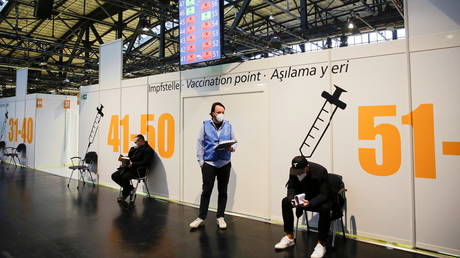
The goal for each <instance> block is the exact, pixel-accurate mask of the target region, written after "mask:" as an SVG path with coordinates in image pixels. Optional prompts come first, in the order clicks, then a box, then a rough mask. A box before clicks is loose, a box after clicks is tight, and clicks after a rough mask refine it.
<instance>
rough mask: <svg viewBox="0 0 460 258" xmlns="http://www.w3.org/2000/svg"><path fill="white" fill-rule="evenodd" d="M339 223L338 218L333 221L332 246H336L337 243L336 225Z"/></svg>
mask: <svg viewBox="0 0 460 258" xmlns="http://www.w3.org/2000/svg"><path fill="white" fill-rule="evenodd" d="M336 225H337V220H333V221H332V247H334V244H335V231H336V230H335V227H336Z"/></svg>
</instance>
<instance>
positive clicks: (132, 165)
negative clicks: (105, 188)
mask: <svg viewBox="0 0 460 258" xmlns="http://www.w3.org/2000/svg"><path fill="white" fill-rule="evenodd" d="M134 143H135V144H136V145H135V146H134V147H131V149H130V150H129V152H128V156H127V157H126V156H123V155H120V156H119V157H118V161H121V166H120V167H119V168H118V169H117V171H116V172H114V173H113V174H112V180H113V181H115V183H117V184H119V185H120V186H121V187H122V196H120V197H118V201H119V202H121V201H124V200H125V199H126V198H127V197H128V196H129V195H130V194H134V193H133V192H132V191H133V190H134V187H133V186H132V185H131V183H130V180H131V179H134V178H138V177H144V176H145V173H146V169H147V168H148V167H150V166H151V164H152V160H153V157H154V154H155V151H154V150H153V149H152V148H151V147H150V146H149V144H148V142H147V141H145V138H144V136H143V135H142V134H139V135H137V136H136V138H135V141H134Z"/></svg>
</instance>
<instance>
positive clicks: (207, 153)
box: [190, 102, 235, 229]
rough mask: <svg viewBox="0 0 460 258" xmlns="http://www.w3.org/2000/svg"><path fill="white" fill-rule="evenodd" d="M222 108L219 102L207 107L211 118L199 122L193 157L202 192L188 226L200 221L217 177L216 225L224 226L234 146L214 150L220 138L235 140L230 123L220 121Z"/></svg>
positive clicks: (202, 218)
mask: <svg viewBox="0 0 460 258" xmlns="http://www.w3.org/2000/svg"><path fill="white" fill-rule="evenodd" d="M224 113H225V107H224V105H223V104H222V103H220V102H215V103H213V104H212V106H211V113H210V115H211V119H210V120H206V121H203V126H202V128H201V130H200V133H199V136H198V141H197V154H196V156H197V159H198V163H199V165H200V167H201V174H202V177H203V191H202V193H201V199H200V210H199V214H198V218H196V219H195V220H194V221H193V222H192V223H190V228H192V229H194V228H198V227H199V226H201V225H203V224H204V220H205V219H206V216H207V213H208V207H209V200H210V199H211V193H212V188H213V187H214V181H215V179H216V177H217V189H218V191H219V196H218V204H217V214H216V217H217V225H218V226H219V228H220V229H226V228H227V223H226V222H225V219H224V212H225V206H226V204H227V186H228V180H229V178H230V169H231V166H232V164H231V162H230V159H231V153H232V152H234V151H235V145H227V146H226V147H225V148H221V149H214V147H215V146H217V145H218V144H219V142H222V141H230V140H235V134H234V133H233V129H232V125H231V124H230V122H228V121H227V120H224Z"/></svg>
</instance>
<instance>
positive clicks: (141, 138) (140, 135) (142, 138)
mask: <svg viewBox="0 0 460 258" xmlns="http://www.w3.org/2000/svg"><path fill="white" fill-rule="evenodd" d="M136 138H137V139H138V140H142V141H144V142H145V138H144V136H143V135H142V134H138V135H136Z"/></svg>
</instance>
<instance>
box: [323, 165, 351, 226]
mask: <svg viewBox="0 0 460 258" xmlns="http://www.w3.org/2000/svg"><path fill="white" fill-rule="evenodd" d="M327 179H328V183H329V190H330V194H331V198H332V200H333V201H334V205H333V206H332V215H331V219H338V218H340V217H342V216H343V209H344V207H345V203H346V196H345V192H346V191H347V189H346V188H345V183H344V182H343V178H342V176H341V175H337V174H331V173H330V174H328V175H327Z"/></svg>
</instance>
